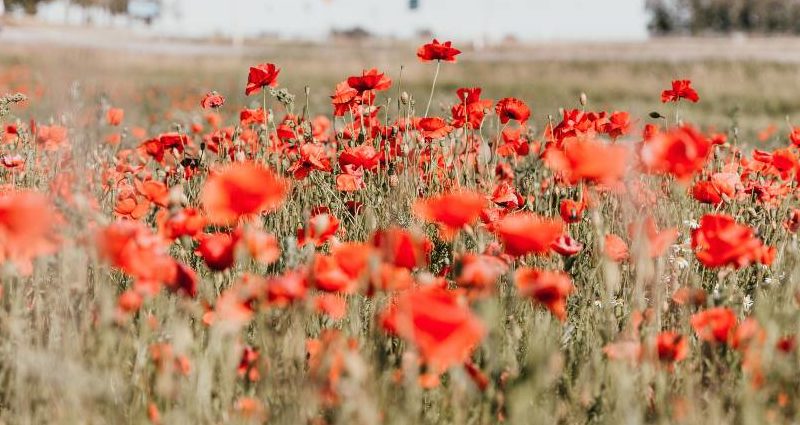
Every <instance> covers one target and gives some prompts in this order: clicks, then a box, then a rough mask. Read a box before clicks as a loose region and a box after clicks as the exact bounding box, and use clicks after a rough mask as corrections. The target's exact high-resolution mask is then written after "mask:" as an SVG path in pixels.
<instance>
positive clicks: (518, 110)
mask: <svg viewBox="0 0 800 425" xmlns="http://www.w3.org/2000/svg"><path fill="white" fill-rule="evenodd" d="M494 110H495V112H496V113H497V116H499V117H500V122H501V123H502V124H506V123H507V122H509V121H510V120H516V121H518V122H519V123H520V124H525V123H526V122H527V121H528V119H529V118H530V117H531V110H530V109H529V108H528V105H526V104H525V102H523V101H521V100H519V99H516V98H513V97H506V98H504V99H500V101H498V102H497V106H495V108H494Z"/></svg>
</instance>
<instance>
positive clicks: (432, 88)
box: [425, 60, 442, 118]
mask: <svg viewBox="0 0 800 425" xmlns="http://www.w3.org/2000/svg"><path fill="white" fill-rule="evenodd" d="M441 67H442V61H440V60H437V61H436V73H435V74H433V85H432V86H431V95H430V96H429V97H428V106H426V107H425V118H428V111H430V109H431V102H433V92H434V91H436V80H437V79H438V78H439V68H441Z"/></svg>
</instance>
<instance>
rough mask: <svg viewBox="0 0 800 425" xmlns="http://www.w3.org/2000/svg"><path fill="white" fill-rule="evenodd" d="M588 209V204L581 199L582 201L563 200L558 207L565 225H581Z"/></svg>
mask: <svg viewBox="0 0 800 425" xmlns="http://www.w3.org/2000/svg"><path fill="white" fill-rule="evenodd" d="M585 209H586V202H584V199H583V198H581V200H580V201H575V200H574V199H562V200H561V203H560V204H559V206H558V212H559V214H560V215H561V219H562V220H564V222H565V223H579V222H580V221H581V219H582V218H583V212H584V210H585Z"/></svg>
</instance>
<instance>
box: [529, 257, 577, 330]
mask: <svg viewBox="0 0 800 425" xmlns="http://www.w3.org/2000/svg"><path fill="white" fill-rule="evenodd" d="M514 284H515V285H516V286H517V290H518V291H519V293H520V295H522V296H526V297H530V298H532V299H533V300H534V301H536V302H538V303H539V304H542V305H544V306H545V307H547V309H548V310H550V312H551V313H553V315H554V316H556V317H557V318H558V320H561V321H562V322H563V321H564V320H566V318H567V301H566V300H567V297H568V296H569V294H571V293H572V290H573V289H574V288H573V286H572V280H571V279H570V277H569V275H568V274H566V273H564V272H559V271H549V270H539V269H533V268H529V267H522V268H520V269H517V271H516V273H515V274H514Z"/></svg>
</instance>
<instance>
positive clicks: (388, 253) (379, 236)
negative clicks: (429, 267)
mask: <svg viewBox="0 0 800 425" xmlns="http://www.w3.org/2000/svg"><path fill="white" fill-rule="evenodd" d="M372 245H373V246H374V247H376V248H378V250H379V251H380V252H381V254H382V256H383V259H384V261H387V262H389V263H391V264H393V265H395V266H397V267H405V268H407V269H414V268H416V267H420V266H424V265H426V264H428V258H429V256H430V253H431V251H432V250H433V244H432V243H431V241H429V240H428V239H427V238H426V237H425V236H424V235H421V234H417V233H414V232H411V231H408V230H405V229H401V228H399V227H390V228H388V229H385V230H379V231H377V232H375V234H374V235H373V236H372Z"/></svg>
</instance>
